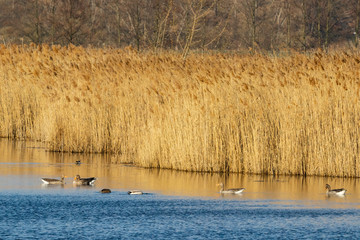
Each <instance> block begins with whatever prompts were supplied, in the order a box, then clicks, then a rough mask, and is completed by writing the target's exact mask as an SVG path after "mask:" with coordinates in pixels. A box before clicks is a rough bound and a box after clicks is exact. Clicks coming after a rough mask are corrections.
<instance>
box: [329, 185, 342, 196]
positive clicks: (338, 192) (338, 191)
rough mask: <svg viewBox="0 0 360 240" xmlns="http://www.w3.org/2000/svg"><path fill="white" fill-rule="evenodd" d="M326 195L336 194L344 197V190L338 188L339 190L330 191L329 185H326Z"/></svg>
mask: <svg viewBox="0 0 360 240" xmlns="http://www.w3.org/2000/svg"><path fill="white" fill-rule="evenodd" d="M325 188H326V194H336V195H345V192H346V189H344V188H339V189H331V187H330V185H329V184H326V186H325Z"/></svg>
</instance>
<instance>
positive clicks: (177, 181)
mask: <svg viewBox="0 0 360 240" xmlns="http://www.w3.org/2000/svg"><path fill="white" fill-rule="evenodd" d="M34 146H38V144H37V143H36V144H35V143H29V142H12V141H8V140H6V139H2V140H0V150H1V152H2V154H1V156H0V178H1V181H0V190H1V189H13V188H41V187H42V186H41V177H51V178H60V176H61V175H66V176H68V178H66V179H65V183H66V184H65V185H63V186H62V187H63V188H64V189H71V188H74V186H73V185H72V181H73V177H74V176H75V175H77V174H79V175H80V176H81V177H96V178H97V182H96V184H95V186H94V187H93V188H90V189H96V190H99V189H102V188H109V189H112V190H115V191H124V192H126V191H127V190H129V189H141V190H143V191H145V192H150V193H156V194H164V195H174V196H193V197H205V198H206V197H210V198H226V199H239V200H243V199H253V200H265V199H267V200H273V202H274V204H276V203H278V201H282V203H284V200H286V201H290V202H292V203H293V201H300V202H301V204H305V205H310V206H311V205H314V206H315V207H322V206H324V204H326V205H325V206H328V207H332V206H336V207H356V208H358V207H359V202H360V191H359V190H357V189H358V185H359V180H358V179H350V178H347V179H344V178H324V177H294V176H259V175H241V174H228V175H227V174H215V173H213V174H211V173H190V172H179V171H169V170H159V169H144V168H137V167H134V166H131V165H124V164H118V163H116V159H114V158H112V157H109V156H105V155H82V154H61V153H50V152H47V151H45V149H43V148H38V147H34ZM76 161H80V162H81V163H80V164H79V163H78V164H77V163H76ZM220 182H223V183H224V184H225V188H231V187H245V188H246V189H245V191H244V193H243V194H239V195H220V194H219V190H220V189H219V186H217V184H218V183H220ZM327 183H329V184H330V185H331V186H333V187H334V188H335V187H344V188H346V189H347V195H346V196H345V197H344V198H340V197H330V198H328V197H327V195H326V194H325V185H326V184H327ZM43 187H44V186H43Z"/></svg>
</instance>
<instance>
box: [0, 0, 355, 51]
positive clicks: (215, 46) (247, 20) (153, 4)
mask: <svg viewBox="0 0 360 240" xmlns="http://www.w3.org/2000/svg"><path fill="white" fill-rule="evenodd" d="M359 22H360V0H0V40H1V42H2V43H5V44H12V43H15V44H28V43H36V44H42V43H47V44H60V45H68V44H74V45H83V46H88V45H92V46H96V47H103V46H110V47H125V46H129V45H130V46H132V47H134V48H135V49H138V50H148V49H150V50H159V49H168V50H177V51H181V52H182V53H183V54H184V55H186V54H187V53H188V52H189V50H190V49H199V50H221V51H224V50H241V49H254V50H266V51H276V50H281V49H295V50H301V51H303V50H305V51H306V50H308V49H313V48H322V49H328V48H329V47H331V46H336V47H337V46H341V47H344V46H345V47H349V46H355V47H357V46H358V42H359V41H358V34H359Z"/></svg>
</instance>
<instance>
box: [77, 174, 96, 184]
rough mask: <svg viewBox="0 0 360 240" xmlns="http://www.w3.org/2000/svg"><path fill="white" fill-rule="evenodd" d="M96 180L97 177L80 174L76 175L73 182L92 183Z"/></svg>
mask: <svg viewBox="0 0 360 240" xmlns="http://www.w3.org/2000/svg"><path fill="white" fill-rule="evenodd" d="M95 181H96V178H95V177H90V178H81V177H80V175H76V176H75V178H74V182H73V183H74V184H76V185H92V184H94V183H95Z"/></svg>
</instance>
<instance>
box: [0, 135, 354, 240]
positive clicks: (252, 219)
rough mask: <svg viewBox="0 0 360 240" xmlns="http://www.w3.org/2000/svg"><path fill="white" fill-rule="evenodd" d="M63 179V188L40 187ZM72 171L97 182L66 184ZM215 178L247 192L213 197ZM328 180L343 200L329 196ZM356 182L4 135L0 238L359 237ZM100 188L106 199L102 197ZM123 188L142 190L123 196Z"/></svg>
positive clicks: (1, 144) (0, 157)
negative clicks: (135, 157)
mask: <svg viewBox="0 0 360 240" xmlns="http://www.w3.org/2000/svg"><path fill="white" fill-rule="evenodd" d="M77 160H80V161H81V164H80V165H76V164H75V162H76V161H77ZM62 174H64V175H66V176H67V178H66V184H65V185H60V186H44V185H43V184H42V182H41V177H53V178H59V177H60V176H61V175H62ZM76 174H80V175H81V176H82V177H93V176H95V177H97V182H96V184H95V185H94V186H81V187H76V186H73V184H72V181H73V178H74V176H75V175H76ZM219 182H223V183H225V186H226V187H245V188H246V190H245V191H244V193H243V194H241V195H221V194H219V188H218V187H217V186H216V184H217V183H219ZM326 183H329V184H330V185H331V186H333V187H344V188H346V189H347V190H348V192H347V195H346V196H345V197H343V198H342V197H328V196H327V195H326V194H325V184H326ZM359 183H360V182H359V180H358V179H342V178H321V177H306V178H304V177H289V176H280V177H272V176H270V177H262V176H247V175H239V174H230V175H220V174H200V173H186V172H175V171H168V170H150V169H142V168H136V167H132V166H129V165H121V164H117V163H116V159H112V158H109V157H104V156H101V155H80V154H58V153H49V152H46V151H45V149H43V148H39V147H38V146H37V144H36V143H28V142H27V143H25V142H15V143H14V142H11V141H8V140H5V139H3V140H0V239H149V238H153V239H325V238H326V239H339V238H346V239H359V238H360V227H359V219H360V190H359ZM102 188H110V189H111V190H112V193H111V194H101V193H100V192H99V191H100V190H101V189H102ZM130 189H140V190H142V191H144V192H146V193H147V194H144V195H128V194H127V191H128V190H130Z"/></svg>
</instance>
